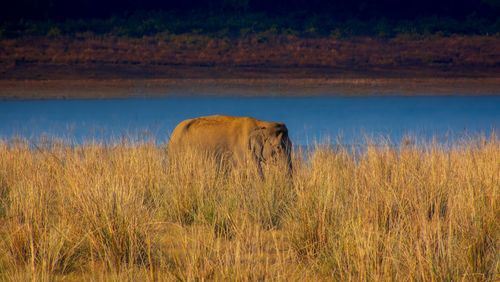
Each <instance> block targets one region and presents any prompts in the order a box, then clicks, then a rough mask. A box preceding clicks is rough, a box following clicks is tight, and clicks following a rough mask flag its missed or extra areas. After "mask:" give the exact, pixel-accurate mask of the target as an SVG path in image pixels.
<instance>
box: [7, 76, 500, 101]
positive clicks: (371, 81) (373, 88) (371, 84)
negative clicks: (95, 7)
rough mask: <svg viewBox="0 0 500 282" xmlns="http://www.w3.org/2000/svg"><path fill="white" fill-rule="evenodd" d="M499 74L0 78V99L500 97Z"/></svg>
mask: <svg viewBox="0 0 500 282" xmlns="http://www.w3.org/2000/svg"><path fill="white" fill-rule="evenodd" d="M499 93H500V78H499V77H493V78H491V77H490V78H240V79H238V78H191V79H188V78H181V79H106V80H102V79H101V80H99V79H78V80H0V99H4V100H5V99H71V98H81V99H88V98H126V97H166V96H185V95H224V96H270V95H286V96H315V95H332V96H334V95H338V96H341V95H349V96H350V95H498V94H499Z"/></svg>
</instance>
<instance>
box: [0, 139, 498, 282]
mask: <svg viewBox="0 0 500 282" xmlns="http://www.w3.org/2000/svg"><path fill="white" fill-rule="evenodd" d="M307 155H308V157H307V158H303V154H302V153H297V154H296V156H295V157H294V169H295V172H294V176H293V180H291V181H290V180H289V179H286V178H285V177H284V176H283V175H282V174H281V173H279V171H276V170H274V171H273V169H272V168H271V169H270V171H268V172H267V177H266V178H265V179H264V180H260V179H259V177H258V176H257V175H255V173H254V171H253V170H252V169H244V168H238V169H231V168H228V167H225V166H224V165H220V164H217V163H216V161H215V160H214V159H212V158H210V157H203V156H196V155H194V154H190V155H187V156H185V157H184V158H183V159H176V160H169V159H168V158H167V152H166V149H165V147H164V146H156V145H154V143H127V142H124V143H116V144H107V145H106V144H94V143H88V144H85V145H69V144H66V143H64V142H57V141H53V142H49V143H38V144H32V143H29V142H27V141H23V140H8V141H2V142H0V280H8V281H25V280H29V279H32V280H37V281H52V280H59V279H63V278H64V279H67V280H80V279H85V280H120V281H121V280H187V281H192V280H294V281H297V280H312V279H319V280H328V281H330V280H342V281H344V280H355V281H357V280H369V281H376V280H378V281H380V280H384V281H385V280H466V281H470V280H476V281H483V280H487V281H488V280H489V281H494V280H496V279H498V273H499V268H500V257H499V254H500V252H499V246H500V226H499V224H500V223H499V222H500V221H499V218H500V207H499V200H500V197H499V196H500V143H499V141H498V139H497V138H496V137H492V138H491V139H488V140H484V139H481V140H473V141H469V142H467V143H466V144H461V145H455V146H453V147H452V148H444V147H441V146H439V145H428V146H418V147H417V146H411V145H410V146H402V147H401V148H391V147H376V146H370V145H368V146H367V147H366V148H363V149H362V150H358V151H356V150H352V149H349V148H331V147H324V146H322V147H320V146H318V147H317V148H315V149H314V150H312V151H311V152H309V153H307Z"/></svg>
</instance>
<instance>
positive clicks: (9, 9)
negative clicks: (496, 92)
mask: <svg viewBox="0 0 500 282" xmlns="http://www.w3.org/2000/svg"><path fill="white" fill-rule="evenodd" d="M136 11H156V12H158V11H160V12H176V13H181V14H182V13H186V14H189V13H193V12H200V11H202V12H204V13H239V14H245V13H266V14H270V15H282V14H288V13H295V14H303V15H304V16H307V15H309V14H327V15H330V16H335V17H338V18H343V19H345V18H356V19H361V20H365V19H372V18H387V19H393V20H400V19H415V18H418V17H429V16H437V17H451V18H455V19H461V18H465V17H470V16H474V17H480V18H489V19H492V18H497V17H498V15H499V12H500V0H462V1H457V0H273V1H270V0H208V1H207V0H143V1H137V0H72V1H68V0H14V1H2V3H1V4H0V16H1V17H2V21H4V22H5V21H17V20H21V19H23V20H55V21H61V20H68V19H90V18H107V17H112V16H118V17H123V16H126V15H127V14H133V13H134V12H136Z"/></svg>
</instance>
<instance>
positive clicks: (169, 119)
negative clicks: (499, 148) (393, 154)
mask: <svg viewBox="0 0 500 282" xmlns="http://www.w3.org/2000/svg"><path fill="white" fill-rule="evenodd" d="M211 114H226V115H238V116H253V117H256V118H259V119H263V120H273V121H282V122H285V123H286V124H287V126H288V129H289V131H290V137H291V138H292V141H293V142H294V144H296V145H310V144H314V143H316V142H324V141H325V140H328V139H329V140H331V141H332V142H334V143H343V144H358V143H360V142H361V143H362V142H363V141H364V140H365V137H369V138H373V139H374V140H376V141H377V140H378V141H380V140H382V139H389V141H390V142H392V143H397V142H398V141H400V140H401V138H403V136H405V135H411V136H414V137H417V139H419V140H431V139H433V138H434V139H436V140H437V141H439V142H450V141H451V142H453V141H456V140H460V139H461V138H464V137H465V138H466V137H468V136H477V135H478V134H483V135H485V136H489V135H491V134H492V133H496V134H497V135H498V133H499V129H500V96H475V97H468V96H417V97H394V96H388V97H265V98H263V97H253V98H246V97H173V98H160V99H109V100H32V101H0V138H3V139H9V138H12V137H25V138H29V139H37V138H39V137H40V136H44V135H45V136H54V137H61V138H68V139H70V140H74V141H76V142H82V141H84V140H89V139H96V140H105V141H109V140H119V139H120V138H121V137H123V136H128V137H131V138H149V137H153V138H156V140H157V141H159V142H165V141H166V140H168V136H169V133H170V132H171V131H172V130H173V128H174V127H175V125H176V124H177V123H178V122H180V121H182V120H184V119H187V118H192V117H197V116H203V115H211Z"/></svg>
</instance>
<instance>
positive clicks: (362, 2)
mask: <svg viewBox="0 0 500 282" xmlns="http://www.w3.org/2000/svg"><path fill="white" fill-rule="evenodd" d="M499 15H500V0H465V1H453V0H441V1H435V0H434V1H433V0H419V1H417V0H410V1H395V0H382V1H375V0H352V1H349V0H336V1H326V0H286V1H285V0H276V1H264V0H211V1H202V0H184V1H171V0H167V1H160V0H145V1H132V0H125V1H118V0H107V1H102V0H100V1H97V0H75V1H63V0H18V1H3V2H2V3H1V4H0V16H1V20H0V38H12V37H19V36H25V35H37V36H40V35H42V36H45V35H48V36H58V35H69V36H73V35H76V34H78V33H85V32H90V33H92V34H96V35H112V36H126V37H142V36H149V35H156V34H161V33H164V34H185V33H190V34H208V35H211V36H215V37H241V36H245V35H247V34H256V33H262V32H267V33H269V34H282V35H283V34H284V35H295V36H302V37H303V36H306V37H311V36H312V37H315V36H316V37H317V36H320V37H324V36H334V37H350V36H365V35H368V36H378V37H393V36H396V35H398V34H411V35H415V34H417V35H425V36H427V35H432V34H438V35H444V36H446V35H452V34H464V35H470V34H472V35H495V34H499V33H500V17H499Z"/></svg>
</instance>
